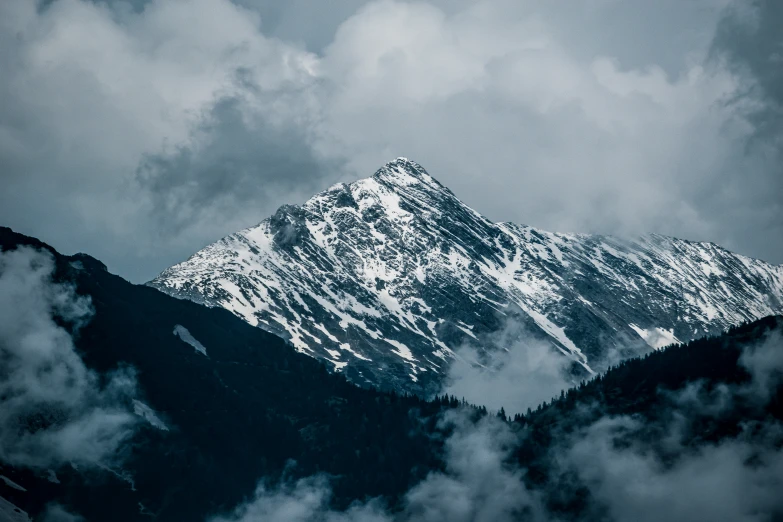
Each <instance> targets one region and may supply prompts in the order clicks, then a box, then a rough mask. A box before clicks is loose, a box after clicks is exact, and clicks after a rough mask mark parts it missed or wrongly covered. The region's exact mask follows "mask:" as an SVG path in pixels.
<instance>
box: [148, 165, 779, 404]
mask: <svg viewBox="0 0 783 522" xmlns="http://www.w3.org/2000/svg"><path fill="white" fill-rule="evenodd" d="M149 284H150V285H151V286H154V287H155V288H158V289H160V290H162V291H164V292H167V293H169V294H171V295H174V296H177V297H180V298H187V299H192V300H194V301H198V302H201V303H205V304H207V305H209V306H214V307H223V308H226V309H228V310H230V311H232V312H233V313H234V314H236V315H238V316H239V317H241V318H243V319H245V320H246V321H247V322H249V323H251V324H254V325H257V326H259V327H261V328H264V329H266V330H269V331H271V332H274V333H277V334H279V335H282V336H284V337H286V338H288V339H290V342H291V344H292V345H293V346H294V347H295V348H296V349H297V350H299V351H301V352H304V353H307V354H309V355H311V356H313V357H317V358H321V359H324V360H327V361H329V363H330V364H331V365H333V367H334V369H335V370H338V371H343V372H345V373H346V375H347V376H348V377H349V378H350V379H351V380H353V381H354V382H357V383H358V384H372V385H376V386H380V387H383V388H396V389H398V390H404V391H413V392H426V391H432V390H435V389H437V388H438V386H439V384H440V382H441V379H442V377H443V375H444V374H445V371H446V368H447V366H448V363H449V361H450V358H451V357H452V356H453V352H452V350H453V349H455V348H457V347H459V346H460V345H462V344H464V343H471V344H474V345H478V346H482V347H492V346H493V344H494V343H493V342H492V339H493V335H492V334H493V332H496V331H498V330H500V329H502V328H503V327H504V324H505V323H506V321H508V320H509V319H511V320H513V321H514V322H516V323H521V324H523V325H524V326H525V328H526V330H527V331H528V332H529V333H530V334H531V335H534V336H537V337H540V338H545V339H548V340H549V341H551V343H552V344H553V346H554V347H556V348H557V349H559V350H560V351H562V352H563V353H564V354H566V355H567V356H568V357H571V358H572V360H573V361H574V362H575V364H578V365H579V366H581V367H583V368H585V369H586V370H588V371H589V370H591V369H593V368H594V369H599V368H602V367H603V366H604V365H605V364H607V362H611V360H612V358H613V357H617V356H624V355H632V354H638V353H639V352H641V351H645V350H649V349H651V348H660V347H662V346H665V345H667V344H670V343H672V342H678V341H685V340H689V339H692V338H695V337H699V336H702V335H705V334H708V333H717V332H719V331H721V330H723V329H725V328H727V327H729V326H731V325H735V324H738V323H741V322H744V321H749V320H753V319H757V318H760V317H763V316H767V315H772V314H776V313H777V314H779V313H783V266H775V265H770V264H768V263H765V262H762V261H758V260H754V259H750V258H748V257H745V256H741V255H737V254H733V253H731V252H728V251H726V250H724V249H722V248H720V247H718V246H716V245H714V244H712V243H696V242H691V241H685V240H680V239H675V238H670V237H664V236H658V235H652V236H646V237H642V238H640V239H638V240H635V241H623V240H619V239H617V238H613V237H608V236H597V235H586V234H558V233H551V232H544V231H541V230H537V229H534V228H532V227H527V226H521V225H515V224H511V223H493V222H491V221H489V220H488V219H486V218H484V217H483V216H481V215H480V214H478V213H477V212H475V211H474V210H473V209H471V208H469V207H468V206H466V205H465V204H463V203H462V202H461V201H460V200H459V199H457V198H456V197H455V196H454V194H452V193H451V191H450V190H448V189H447V188H446V187H444V186H443V185H441V184H440V183H439V182H438V181H436V180H435V179H434V178H432V177H431V176H430V175H429V174H428V173H427V172H426V171H425V170H424V169H423V168H422V167H421V166H420V165H418V164H417V163H414V162H412V161H409V160H407V159H405V158H398V159H397V160H396V161H393V162H390V163H388V164H387V165H385V166H384V167H383V168H381V169H380V170H378V172H376V173H375V174H374V175H373V176H372V177H370V178H367V179H363V180H360V181H356V182H353V183H349V184H338V185H335V186H333V187H331V188H330V189H328V190H327V191H325V192H322V193H320V194H318V195H316V196H314V197H313V198H311V199H310V200H309V201H307V202H306V203H305V204H304V205H302V206H290V205H286V206H283V207H281V208H280V209H279V210H278V211H277V213H275V215H274V216H272V217H271V218H269V219H266V220H265V221H263V222H262V223H260V224H259V225H257V226H254V227H251V228H248V229H246V230H242V231H240V232H237V233H235V234H232V235H230V236H228V237H225V238H223V239H221V240H220V241H217V242H216V243H214V244H212V245H210V246H208V247H206V248H204V249H203V250H201V251H199V252H197V253H196V254H194V255H193V256H192V257H191V258H190V259H188V260H187V261H185V262H183V263H180V264H178V265H175V266H173V267H171V268H169V269H167V270H165V271H164V272H163V273H161V275H160V276H158V277H157V278H156V279H155V280H153V281H151V282H150V283H149ZM618 351H620V352H619V355H618Z"/></svg>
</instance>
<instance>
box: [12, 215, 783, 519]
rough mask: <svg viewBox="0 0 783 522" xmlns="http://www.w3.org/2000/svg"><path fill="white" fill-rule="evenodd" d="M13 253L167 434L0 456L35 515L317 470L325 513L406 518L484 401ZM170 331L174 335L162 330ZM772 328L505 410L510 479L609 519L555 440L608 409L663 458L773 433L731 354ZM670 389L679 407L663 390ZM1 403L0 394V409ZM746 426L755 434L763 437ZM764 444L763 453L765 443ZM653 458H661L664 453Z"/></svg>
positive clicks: (232, 492)
mask: <svg viewBox="0 0 783 522" xmlns="http://www.w3.org/2000/svg"><path fill="white" fill-rule="evenodd" d="M25 247H29V248H33V249H39V250H45V251H48V252H50V253H51V255H52V256H54V259H55V271H54V273H53V276H52V277H53V279H54V280H55V281H59V282H69V283H71V284H73V285H74V286H75V289H76V292H77V293H78V294H80V295H82V296H89V297H90V298H91V301H92V307H93V309H94V314H93V316H92V318H91V320H90V321H89V323H87V324H86V325H85V326H82V327H81V328H80V329H78V330H76V329H74V327H73V326H72V325H70V324H69V323H68V322H67V321H62V324H63V326H64V327H66V328H69V329H70V330H71V331H72V332H73V337H74V342H75V345H76V348H77V351H78V352H79V354H80V355H81V356H82V358H83V359H84V362H85V363H86V365H87V366H88V367H89V368H90V369H92V370H94V371H96V372H98V373H99V375H101V376H105V375H109V374H110V372H113V371H116V370H117V369H118V368H121V367H128V366H130V367H132V368H134V369H135V371H136V379H137V381H138V390H137V398H138V399H139V400H140V401H143V403H144V404H146V405H148V406H149V407H150V408H152V410H154V411H155V412H156V413H157V414H158V416H159V417H160V419H161V420H162V421H163V422H164V423H165V425H166V427H167V430H161V429H159V428H156V427H154V426H153V425H151V424H150V423H147V422H140V423H139V427H138V429H137V430H136V432H135V434H134V436H133V438H132V439H131V441H130V443H129V444H127V445H126V446H127V447H126V448H125V450H124V451H125V453H126V454H125V455H123V459H122V460H121V461H119V460H118V463H117V464H115V465H113V466H110V467H109V469H95V468H86V467H80V468H78V469H76V468H74V467H71V466H67V465H65V466H61V467H60V468H58V469H56V470H53V471H55V472H56V476H57V479H58V482H52V481H51V480H50V474H49V470H48V469H37V468H30V467H26V468H22V467H11V466H8V465H6V464H4V463H2V462H0V475H3V476H5V477H7V478H8V479H10V480H11V481H13V483H15V484H17V485H20V486H21V487H22V488H23V489H24V490H25V491H22V490H21V489H18V488H14V487H10V486H8V487H7V486H6V484H4V483H0V497H3V498H5V499H7V500H8V501H10V502H12V503H13V504H14V505H16V506H18V507H19V508H20V509H23V510H25V511H26V512H27V513H28V514H30V516H31V517H32V518H33V519H34V520H35V519H36V517H37V516H39V515H40V513H41V512H42V510H43V509H44V508H45V506H47V505H51V503H52V502H57V503H59V504H61V505H62V506H64V507H66V508H67V509H68V510H69V511H72V512H75V513H79V514H80V515H81V516H83V517H84V518H85V519H86V520H88V521H91V522H101V521H107V520H112V521H126V520H128V521H130V520H161V521H169V520H171V521H201V520H205V519H207V518H208V517H209V516H211V515H215V514H220V513H227V512H230V511H232V510H233V509H234V507H235V506H236V505H238V504H240V503H242V502H243V501H246V500H248V499H250V498H252V496H253V492H254V490H255V487H256V485H257V483H258V481H259V480H261V479H262V478H267V480H268V483H269V484H271V485H274V484H276V483H278V482H279V481H280V480H281V478H285V479H286V480H289V481H290V480H295V479H296V478H298V477H312V476H316V475H324V476H328V477H330V478H331V488H332V491H333V497H332V500H331V505H332V507H333V508H334V509H338V510H340V509H344V508H346V507H347V506H348V505H350V504H351V503H352V502H354V501H366V500H368V499H371V498H374V497H381V498H382V499H384V500H385V504H386V505H387V506H388V510H389V511H390V512H392V513H394V512H395V510H398V509H403V508H404V506H403V503H404V500H403V496H404V494H405V492H406V491H408V490H409V489H410V488H411V487H412V486H414V485H415V484H417V483H419V482H421V481H422V480H423V479H425V477H427V475H428V473H430V472H432V471H441V470H444V468H445V464H444V451H445V449H444V448H445V446H444V441H445V440H447V439H448V436H449V429H452V428H448V427H447V428H444V427H443V426H442V424H438V419H439V418H440V417H441V414H442V413H443V412H444V411H445V410H451V409H460V408H463V409H467V411H468V417H470V418H472V419H473V421H474V422H475V421H476V420H477V419H479V418H482V417H485V416H486V410H485V409H483V408H475V407H468V406H467V405H465V404H464V403H463V402H461V401H458V400H456V399H455V398H446V399H444V398H440V399H436V400H434V401H430V402H428V401H424V400H421V399H420V398H417V397H414V396H400V395H397V394H394V393H382V392H378V391H375V390H372V389H362V388H358V387H356V386H354V385H352V384H350V383H348V382H347V381H346V380H345V379H344V378H343V377H342V376H341V375H339V374H334V373H330V372H328V371H327V370H326V368H325V367H324V366H323V365H322V364H321V363H320V362H318V361H317V360H315V359H313V358H310V357H308V356H305V355H302V354H299V353H296V352H295V351H294V350H293V349H292V348H291V346H289V345H287V344H286V343H285V341H283V340H282V339H280V338H278V337H276V336H274V335H272V334H270V333H267V332H265V331H263V330H261V329H259V328H255V327H253V326H250V325H249V324H247V323H245V322H244V321H242V320H240V319H238V318H237V317H235V316H234V315H233V314H232V313H230V312H228V311H226V310H223V309H219V308H207V307H205V306H201V305H199V304H196V303H193V302H190V301H186V300H180V299H176V298H173V297H170V296H167V295H165V294H163V293H161V292H159V291H157V290H155V289H153V288H150V287H148V286H139V285H133V284H130V283H128V282H127V281H125V280H123V279H122V278H120V277H118V276H116V275H112V274H110V273H109V272H107V271H106V269H105V267H104V266H103V265H102V263H100V262H99V261H97V260H94V259H93V258H91V257H89V256H86V255H84V254H79V255H76V256H63V255H60V254H58V253H57V252H55V251H54V250H53V249H52V248H51V247H49V246H47V245H45V244H44V243H42V242H40V241H38V240H37V239H34V238H30V237H27V236H23V235H20V234H17V233H14V232H13V231H11V230H10V229H8V228H0V251H3V252H9V251H13V250H17V249H19V248H25ZM0 266H2V265H0ZM178 325H179V326H180V327H184V328H185V329H186V330H187V332H188V333H187V334H183V333H181V332H180V334H177V335H175V333H174V332H175V329H176V328H177V326H178ZM781 327H783V318H781V317H769V318H766V319H762V320H760V321H756V322H754V323H751V324H747V325H744V326H741V327H737V328H733V329H732V330H730V331H729V332H728V333H726V334H725V335H723V336H718V337H712V338H707V339H702V340H696V341H692V342H690V343H688V344H685V345H682V346H677V347H671V348H669V349H666V350H664V351H659V352H655V353H652V354H650V355H648V356H646V357H644V358H641V359H634V360H630V361H627V362H625V363H622V364H621V365H619V366H618V367H615V368H612V369H611V370H610V371H608V372H607V373H606V374H605V375H603V376H601V377H599V378H597V379H594V380H592V381H590V382H587V383H583V384H582V385H580V386H579V387H577V388H574V389H572V390H569V391H567V393H565V392H564V393H563V395H562V397H560V398H559V399H556V400H553V401H552V402H551V403H549V404H547V405H543V406H541V407H539V408H538V409H537V410H536V411H531V412H528V413H527V414H526V415H517V416H515V417H514V418H508V419H506V418H505V417H503V421H505V426H506V427H505V428H504V430H505V429H507V430H508V432H509V433H511V434H512V435H513V437H514V438H515V440H517V443H516V444H515V447H516V450H515V451H514V452H513V453H512V454H510V457H509V462H508V463H507V464H508V465H509V466H514V467H515V468H518V469H521V470H525V471H524V473H520V474H519V477H520V478H519V480H521V481H524V483H525V487H527V488H531V489H532V490H535V491H537V492H539V493H540V494H541V497H542V498H543V503H544V504H545V506H546V510H547V513H548V514H550V515H551V516H552V517H553V518H555V517H556V518H557V519H561V520H586V519H589V520H612V518H611V517H610V516H609V514H607V512H606V508H605V506H604V505H603V504H602V503H601V502H602V500H601V499H600V498H597V497H596V494H595V492H594V490H592V489H590V487H589V483H588V482H585V480H586V479H584V478H583V477H581V475H579V474H578V473H569V472H567V470H566V471H564V470H563V466H562V459H563V457H562V455H563V454H564V453H563V451H564V449H563V448H564V447H565V446H568V445H569V444H571V445H572V444H573V442H574V440H576V439H578V438H580V437H583V436H584V430H585V429H586V428H587V427H590V426H593V425H595V424H596V423H598V422H599V421H601V420H602V419H604V420H605V419H615V418H618V417H628V418H632V419H636V420H637V421H638V422H637V424H636V425H635V428H634V429H633V430H626V431H625V432H624V433H625V436H626V440H625V443H626V444H635V445H648V446H649V448H650V451H651V452H655V451H659V452H662V453H665V452H666V451H667V448H659V447H657V446H655V444H654V441H656V440H661V439H662V435H665V434H666V433H667V430H669V429H670V427H671V424H672V417H673V416H676V415H688V416H689V417H690V419H691V420H692V421H693V422H692V423H691V425H689V428H688V430H685V431H684V432H683V433H684V435H683V437H682V440H683V442H682V445H681V446H678V448H679V449H678V451H679V452H680V453H682V452H683V451H685V450H683V448H701V447H706V446H709V445H715V444H718V443H720V441H722V440H726V439H732V438H736V437H740V436H742V434H743V433H745V432H746V427H747V426H748V425H752V424H753V423H755V425H757V426H767V427H769V426H777V425H778V424H777V423H778V421H779V420H780V419H781V418H783V408H782V407H781V404H782V403H783V401H782V400H781V399H782V398H783V396H782V395H781V388H780V386H779V384H780V382H781V381H780V380H779V379H777V380H775V379H772V378H770V380H768V381H767V384H768V386H767V388H768V389H766V390H764V391H765V393H766V395H767V396H766V398H765V400H764V401H763V402H762V403H759V402H758V401H757V400H756V398H754V396H753V395H752V394H751V393H750V391H748V390H751V386H752V384H753V383H754V382H755V381H754V376H753V375H752V374H751V372H750V371H749V370H748V369H747V367H746V366H745V365H743V363H742V361H741V357H742V354H743V350H744V349H745V348H746V347H747V346H748V345H752V344H753V343H758V342H762V341H764V340H765V339H767V338H768V337H769V336H770V335H771V334H770V332H773V331H776V330H780V329H781ZM187 339H190V341H191V342H188V341H187ZM194 342H195V343H196V345H197V346H201V347H202V348H203V349H205V351H206V355H204V354H203V353H200V352H199V351H198V350H197V349H194V345H193V343H194ZM0 349H2V346H1V345H0ZM0 364H2V363H0ZM1 369H2V368H0V370H1ZM0 375H4V372H2V371H0ZM775 375H777V374H775ZM689 386H690V387H691V388H693V389H694V390H696V392H694V393H695V395H693V394H691V395H693V396H695V397H697V399H699V400H700V401H701V402H705V401H706V402H711V401H712V402H714V399H715V396H716V395H715V394H716V393H718V392H719V391H720V390H723V391H724V392H726V393H729V395H730V396H731V398H732V400H731V401H730V403H729V405H728V406H725V407H723V408H722V409H721V410H720V412H719V414H715V415H712V414H710V415H704V414H702V413H703V412H702V413H698V414H695V413H694V412H692V411H691V410H688V409H687V408H689V407H690V406H688V404H691V403H688V401H686V400H684V399H682V395H683V394H682V393H681V392H682V390H685V389H688V388H689ZM726 390H728V391H726ZM675 393H677V394H679V395H678V397H680V398H679V399H677V398H672V397H674V395H673V394H675ZM721 393H723V392H721ZM705 397H706V398H705ZM5 400H6V398H5V397H0V407H2V405H3V404H4V401H5ZM691 402H692V401H691ZM49 418H54V419H55V420H53V421H52V420H50V421H44V422H59V421H58V420H56V419H57V416H56V415H55V416H53V417H49ZM31 429H34V427H33V428H31ZM761 431H764V433H766V435H765V436H766V437H767V438H769V437H768V431H769V430H761ZM628 437H630V441H631V442H628V440H629V439H628ZM779 438H780V436H779V434H778V438H777V439H774V437H773V439H774V440H771V441H768V440H767V439H765V441H766V442H765V444H769V445H771V446H770V447H772V448H773V449H775V450H776V451H777V450H779V448H780V440H778V439H779ZM648 446H644V447H645V448H647V447H648ZM664 456H665V457H666V458H668V459H670V461H671V462H676V460H677V458H679V457H678V454H666V455H664ZM580 477H581V478H580ZM517 515H518V518H519V519H520V520H525V519H527V518H526V517H530V516H532V515H531V513H530V512H528V511H520V512H519V513H518V514H517Z"/></svg>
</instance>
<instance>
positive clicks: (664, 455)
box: [210, 331, 783, 522]
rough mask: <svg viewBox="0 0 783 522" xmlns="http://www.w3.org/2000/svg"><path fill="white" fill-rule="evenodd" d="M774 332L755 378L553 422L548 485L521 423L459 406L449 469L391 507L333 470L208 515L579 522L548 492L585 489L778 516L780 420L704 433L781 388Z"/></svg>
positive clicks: (604, 514)
mask: <svg viewBox="0 0 783 522" xmlns="http://www.w3.org/2000/svg"><path fill="white" fill-rule="evenodd" d="M779 334H780V332H779V331H777V332H773V333H771V334H770V335H768V336H767V337H765V338H764V339H762V340H761V341H760V342H755V343H752V344H749V345H747V346H745V347H744V348H743V355H742V358H741V365H742V366H743V367H745V368H746V369H747V370H748V372H749V373H750V376H751V380H750V381H748V382H745V383H739V384H729V383H723V384H718V385H715V386H710V387H707V386H705V383H704V382H701V381H698V382H691V383H689V384H687V385H686V386H685V387H683V388H682V389H678V390H668V391H663V390H661V392H660V393H659V398H660V402H659V403H658V406H656V407H655V408H654V411H647V412H646V413H647V414H649V415H650V416H651V418H645V417H641V416H638V417H637V416H629V415H608V414H604V413H603V410H602V409H601V407H600V405H598V404H593V403H591V404H582V405H578V407H577V409H576V410H575V411H574V412H572V413H571V414H570V415H571V416H572V418H570V419H569V420H571V421H573V420H574V419H577V420H575V421H574V422H571V425H572V426H573V427H574V428H575V430H574V431H571V432H562V431H559V430H556V431H554V432H553V436H554V440H553V444H552V445H551V446H550V447H549V449H548V453H547V456H546V459H547V460H546V461H547V462H549V464H548V465H547V467H548V471H547V473H548V479H547V480H546V482H544V483H541V482H540V480H538V481H536V482H531V481H530V480H527V473H528V472H527V469H526V468H525V467H524V466H520V465H519V464H518V461H516V460H515V450H516V449H517V448H519V447H520V446H523V445H524V444H526V443H527V435H528V431H527V429H526V428H520V426H518V425H515V424H513V423H508V422H503V421H501V420H500V419H499V418H498V417H496V416H494V415H488V416H485V417H482V418H480V419H478V420H476V418H475V415H474V413H472V412H471V410H470V409H469V408H462V409H457V410H449V411H447V412H445V413H444V414H443V416H442V418H441V422H440V427H441V428H444V429H447V430H448V433H450V435H449V437H448V438H447V439H446V440H445V443H444V453H443V455H444V457H443V463H444V469H443V471H433V472H431V473H430V474H429V475H428V476H427V477H425V478H424V479H423V480H422V481H421V482H419V483H417V484H415V485H413V486H412V487H411V488H410V489H409V490H408V491H407V492H406V493H405V494H404V496H403V498H402V502H401V507H400V508H399V509H398V510H396V511H391V510H389V509H387V508H386V506H385V505H384V504H383V502H381V501H380V500H379V499H374V500H371V501H368V502H357V503H355V504H353V505H352V506H351V507H350V508H348V509H347V510H335V509H333V508H331V507H330V504H329V501H330V496H331V490H330V485H329V479H328V478H327V477H324V476H316V477H307V478H304V479H300V480H298V481H295V482H284V483H282V484H280V485H277V486H274V485H271V484H269V483H262V484H261V485H259V487H258V490H257V491H256V495H255V497H254V498H253V499H252V500H250V501H249V502H247V503H244V504H242V505H240V506H239V507H238V508H237V509H235V510H234V511H233V512H232V513H229V514H225V515H221V516H217V517H213V518H211V519H210V522H260V521H262V520H263V521H267V520H269V521H274V522H300V521H301V522H304V521H316V522H359V521H366V522H443V521H454V522H468V521H471V522H489V521H492V522H511V521H542V522H543V521H547V522H556V521H559V520H572V519H573V513H570V514H569V513H568V512H565V513H564V512H563V511H560V509H561V508H558V507H557V502H556V503H555V505H554V506H553V504H551V503H549V502H548V500H549V499H551V495H552V494H554V496H555V497H556V498H557V499H558V500H559V501H562V500H563V499H567V498H570V497H569V496H578V497H579V498H580V499H581V500H580V501H579V505H580V506H581V507H580V511H579V513H580V516H583V517H584V519H589V520H604V521H606V522H636V521H642V522H644V521H651V522H652V521H659V520H671V521H672V522H688V521H692V520H715V521H726V522H734V521H736V522H762V521H766V520H776V519H777V517H780V516H782V515H783V498H781V497H780V494H779V492H780V490H781V487H783V450H782V449H781V448H783V445H782V444H781V443H783V426H781V425H780V424H779V423H778V422H777V421H775V420H770V419H766V420H764V421H748V422H743V423H741V424H740V432H739V433H736V434H734V433H732V434H725V436H724V437H723V438H719V439H718V440H715V441H711V440H703V439H702V438H701V437H702V435H703V432H702V429H703V424H702V421H703V420H704V419H713V418H717V417H720V416H724V415H727V414H730V413H731V411H732V410H733V409H734V407H735V405H736V404H737V403H738V401H740V400H744V399H745V398H747V397H748V394H750V393H755V390H757V388H758V386H760V385H761V386H765V387H766V389H767V391H766V392H765V393H764V396H765V397H767V398H768V397H769V396H770V395H771V393H772V392H774V391H775V390H777V389H779V386H780V384H781V382H780V381H772V380H770V378H769V375H770V373H769V371H770V369H776V370H779V369H780V366H779V364H778V362H776V361H777V359H775V358H774V357H772V355H771V354H772V353H778V354H779V353H780V352H781V348H783V345H781V344H780V336H779ZM561 358H563V359H565V358H564V357H561ZM510 385H511V386H512V387H514V386H515V385H514V384H513V383H512V384H510ZM502 393H505V391H504V392H502ZM760 397H761V396H754V400H755V399H756V398H760ZM515 426H516V427H515ZM539 471H540V470H539Z"/></svg>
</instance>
